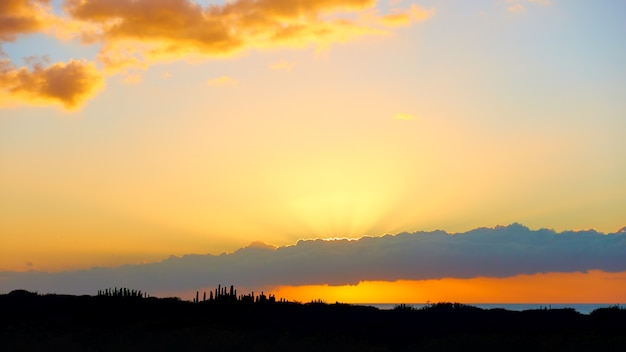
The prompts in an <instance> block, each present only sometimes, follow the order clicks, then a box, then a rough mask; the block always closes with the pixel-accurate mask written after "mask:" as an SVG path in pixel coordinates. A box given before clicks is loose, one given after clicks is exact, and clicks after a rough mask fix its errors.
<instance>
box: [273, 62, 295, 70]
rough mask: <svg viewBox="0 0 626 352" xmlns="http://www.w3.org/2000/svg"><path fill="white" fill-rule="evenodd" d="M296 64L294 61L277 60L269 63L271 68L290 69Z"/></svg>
mask: <svg viewBox="0 0 626 352" xmlns="http://www.w3.org/2000/svg"><path fill="white" fill-rule="evenodd" d="M295 66H296V63H295V62H291V61H279V62H276V63H273V64H271V65H270V68H271V69H272V70H282V71H291V70H292V69H293V68H294V67H295Z"/></svg>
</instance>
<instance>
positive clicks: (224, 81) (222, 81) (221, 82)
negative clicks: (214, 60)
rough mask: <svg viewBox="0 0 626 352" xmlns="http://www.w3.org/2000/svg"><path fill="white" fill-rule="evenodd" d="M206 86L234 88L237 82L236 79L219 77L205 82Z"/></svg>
mask: <svg viewBox="0 0 626 352" xmlns="http://www.w3.org/2000/svg"><path fill="white" fill-rule="evenodd" d="M207 84H208V85H210V86H234V85H237V84H238V82H237V80H236V79H234V78H232V77H229V76H221V77H217V78H211V79H209V80H208V81H207Z"/></svg>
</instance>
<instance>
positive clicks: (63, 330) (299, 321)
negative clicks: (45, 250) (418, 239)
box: [0, 291, 626, 351]
mask: <svg viewBox="0 0 626 352" xmlns="http://www.w3.org/2000/svg"><path fill="white" fill-rule="evenodd" d="M216 296H217V295H216ZM494 348H495V349H498V350H503V351H590V350H595V351H624V350H626V310H625V309H620V308H618V307H615V308H603V309H598V310H596V311H594V312H593V313H592V314H589V315H582V314H579V313H577V312H576V311H574V310H573V309H545V310H528V311H524V312H514V311H507V310H502V309H492V310H483V309H479V308H476V307H471V306H466V305H460V304H451V303H439V304H434V305H432V306H430V307H427V308H424V309H419V310H413V309H410V308H406V307H397V309H395V310H378V309H376V308H373V307H361V306H350V305H344V304H324V303H309V304H299V303H290V302H280V301H279V302H276V301H274V300H261V301H259V300H256V301H255V299H254V297H251V299H249V300H241V299H236V298H234V299H228V297H226V298H224V297H220V299H213V297H211V299H210V300H206V301H199V302H186V301H181V300H179V299H176V298H167V299H157V298H143V297H141V295H139V296H133V295H128V296H112V295H98V296H70V295H37V294H34V293H30V292H26V291H13V292H11V293H9V294H6V295H0V350H2V351H406V350H411V351H461V350H462V351H477V350H487V349H489V350H494Z"/></svg>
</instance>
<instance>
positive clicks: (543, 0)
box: [506, 0, 552, 13]
mask: <svg viewBox="0 0 626 352" xmlns="http://www.w3.org/2000/svg"><path fill="white" fill-rule="evenodd" d="M506 2H507V3H509V4H510V5H508V6H507V11H509V12H511V13H524V12H526V5H527V4H528V3H531V4H538V5H543V6H547V5H551V4H552V2H551V1H550V0H506ZM525 4H526V5H525Z"/></svg>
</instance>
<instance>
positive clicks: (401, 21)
mask: <svg viewBox="0 0 626 352" xmlns="http://www.w3.org/2000/svg"><path fill="white" fill-rule="evenodd" d="M434 14H435V10H434V9H430V10H426V9H424V8H422V7H420V6H417V5H415V4H413V5H411V7H410V8H409V9H406V10H404V9H393V10H392V13H390V14H387V15H383V16H382V17H381V19H380V20H381V23H383V24H384V25H386V26H391V27H392V26H409V25H411V23H413V22H419V21H424V20H427V19H428V18H430V17H432V16H433V15H434Z"/></svg>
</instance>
